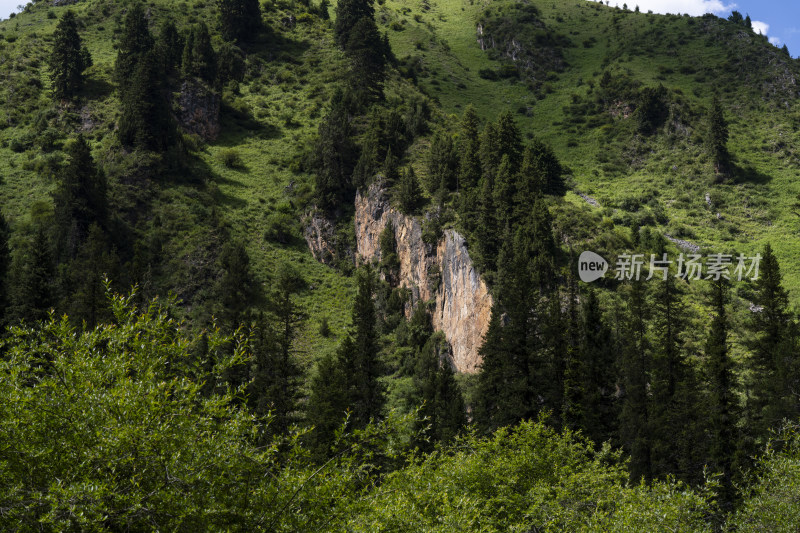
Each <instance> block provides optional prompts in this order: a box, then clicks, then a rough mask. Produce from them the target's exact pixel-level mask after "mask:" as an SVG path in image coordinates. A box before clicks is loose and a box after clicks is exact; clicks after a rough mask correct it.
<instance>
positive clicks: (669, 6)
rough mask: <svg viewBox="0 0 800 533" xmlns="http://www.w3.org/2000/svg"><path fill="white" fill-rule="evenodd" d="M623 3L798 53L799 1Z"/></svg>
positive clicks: (4, 12)
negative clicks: (741, 23) (724, 20)
mask: <svg viewBox="0 0 800 533" xmlns="http://www.w3.org/2000/svg"><path fill="white" fill-rule="evenodd" d="M625 2H627V3H628V7H630V8H631V9H633V8H634V7H635V6H636V5H637V4H638V5H639V9H641V10H642V11H648V10H652V11H654V12H656V13H681V14H682V13H689V14H690V15H693V16H699V15H702V14H703V13H714V14H715V15H718V16H721V17H722V16H724V17H727V16H728V15H730V12H731V10H732V9H735V10H737V11H740V12H741V13H742V14H743V15H745V14H749V15H750V18H751V19H752V20H753V21H755V22H757V23H758V24H755V27H757V28H760V29H761V30H762V32H763V33H766V34H767V36H769V38H770V40H772V42H773V44H776V45H778V46H783V45H784V44H786V46H788V47H789V52H790V53H791V54H792V57H797V56H798V55H800V2H798V1H797V0H609V4H610V5H612V6H613V5H615V4H617V3H619V5H620V6H621V5H622V4H623V3H625ZM22 3H25V2H24V0H0V18H6V17H8V15H9V13H11V12H12V11H16V10H17V6H18V5H19V4H22Z"/></svg>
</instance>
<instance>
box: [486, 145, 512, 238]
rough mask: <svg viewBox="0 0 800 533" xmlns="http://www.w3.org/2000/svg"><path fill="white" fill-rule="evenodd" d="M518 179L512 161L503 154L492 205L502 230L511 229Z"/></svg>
mask: <svg viewBox="0 0 800 533" xmlns="http://www.w3.org/2000/svg"><path fill="white" fill-rule="evenodd" d="M516 178H517V176H516V175H515V174H514V171H513V169H512V167H511V159H510V158H509V157H508V155H506V154H503V158H502V159H501V160H500V167H499V168H498V169H497V177H496V179H495V183H494V190H493V191H492V194H493V195H494V198H493V200H492V204H493V205H494V209H495V217H496V219H497V224H498V226H500V227H501V228H504V227H506V226H509V227H511V225H512V223H513V222H514V220H513V214H514V196H515V193H516V181H517V180H516Z"/></svg>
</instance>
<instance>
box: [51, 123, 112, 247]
mask: <svg viewBox="0 0 800 533" xmlns="http://www.w3.org/2000/svg"><path fill="white" fill-rule="evenodd" d="M67 155H68V157H69V161H68V163H67V165H66V166H65V167H63V169H62V170H61V171H60V172H59V175H58V178H59V183H58V187H57V189H56V191H55V192H54V194H53V204H54V210H55V237H56V238H55V241H56V245H57V250H56V251H57V257H58V259H59V260H62V261H63V260H66V259H72V258H74V257H75V256H76V254H77V252H78V248H79V247H80V246H81V244H82V243H83V241H84V240H85V239H86V237H87V235H88V232H89V227H90V226H91V225H92V224H97V225H99V226H100V227H101V228H102V227H104V226H105V224H106V219H107V216H108V214H107V210H108V199H107V192H106V190H107V184H106V178H105V175H104V174H103V173H102V172H100V171H99V170H98V169H97V167H96V166H95V163H94V159H93V158H92V154H91V152H90V149H89V144H88V143H87V142H86V139H85V138H84V137H83V136H82V135H79V136H78V138H77V139H76V140H75V141H74V142H72V144H70V145H69V146H68V148H67Z"/></svg>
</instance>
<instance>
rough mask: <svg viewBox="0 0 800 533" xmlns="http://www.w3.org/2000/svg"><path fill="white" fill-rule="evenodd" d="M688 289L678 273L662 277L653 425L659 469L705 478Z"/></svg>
mask: <svg viewBox="0 0 800 533" xmlns="http://www.w3.org/2000/svg"><path fill="white" fill-rule="evenodd" d="M682 295H683V291H682V290H681V288H680V287H679V286H678V285H677V282H676V281H675V278H674V277H673V276H671V275H668V276H667V278H666V279H665V280H663V281H660V282H659V284H658V288H657V289H656V292H655V294H654V302H653V304H654V305H653V310H654V320H653V330H654V333H655V342H654V345H653V365H652V367H653V368H652V381H651V389H652V408H651V417H650V419H651V426H652V435H653V448H652V452H653V470H654V473H655V474H657V475H659V476H664V475H667V474H669V475H673V476H675V477H676V478H678V479H682V480H684V481H687V482H700V481H701V479H700V478H699V477H700V474H701V473H702V465H703V460H704V458H705V456H706V455H705V453H704V452H705V449H704V446H703V442H704V438H703V435H702V431H701V429H702V428H701V419H702V418H701V416H702V414H701V412H700V410H699V408H698V406H699V405H700V397H699V388H698V383H697V378H696V376H695V374H694V369H693V368H692V366H691V365H690V364H689V363H688V362H687V360H686V354H685V353H684V350H683V346H682V342H681V336H682V334H683V331H684V330H685V328H686V323H685V322H686V321H685V318H684V317H685V311H686V309H685V306H684V305H683V303H682V302H681V298H682Z"/></svg>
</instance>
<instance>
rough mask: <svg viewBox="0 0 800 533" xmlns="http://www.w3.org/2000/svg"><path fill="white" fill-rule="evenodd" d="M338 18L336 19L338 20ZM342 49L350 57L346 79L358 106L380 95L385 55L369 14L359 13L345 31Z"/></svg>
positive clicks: (364, 104) (379, 97) (363, 105)
mask: <svg viewBox="0 0 800 533" xmlns="http://www.w3.org/2000/svg"><path fill="white" fill-rule="evenodd" d="M337 22H338V21H337ZM344 48H345V53H346V54H347V56H348V58H349V59H350V72H349V74H348V83H349V86H350V88H351V90H352V92H353V94H354V96H355V99H356V102H357V103H358V104H359V105H360V106H361V107H364V108H366V107H368V106H369V104H371V103H373V102H376V101H378V100H382V99H383V82H384V79H385V78H386V57H385V54H384V47H383V43H382V41H381V37H380V34H379V33H378V27H377V26H376V25H375V20H374V19H373V18H372V17H362V18H361V19H360V20H359V21H358V22H356V24H355V25H354V26H353V28H352V29H351V30H350V32H349V34H348V38H347V41H346V43H345V47H344Z"/></svg>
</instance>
